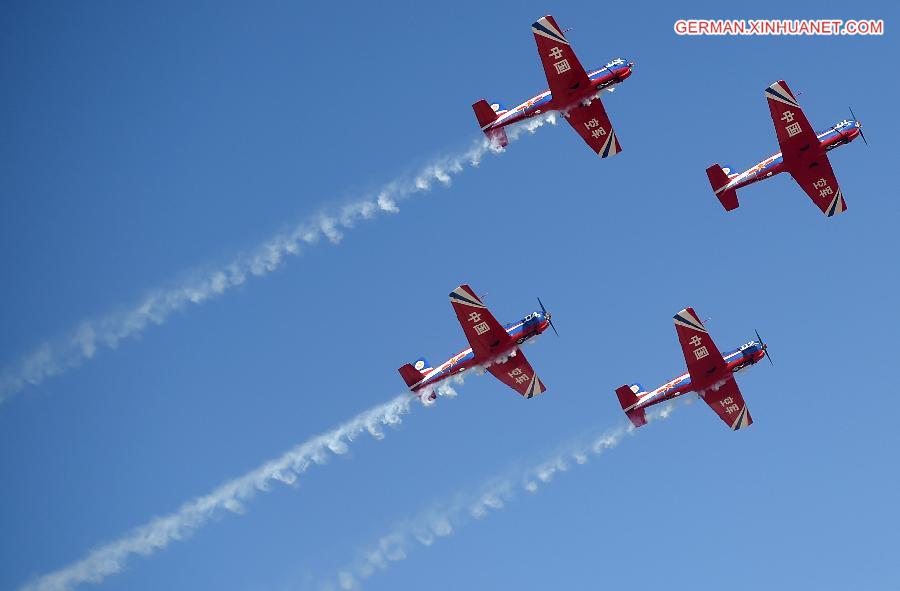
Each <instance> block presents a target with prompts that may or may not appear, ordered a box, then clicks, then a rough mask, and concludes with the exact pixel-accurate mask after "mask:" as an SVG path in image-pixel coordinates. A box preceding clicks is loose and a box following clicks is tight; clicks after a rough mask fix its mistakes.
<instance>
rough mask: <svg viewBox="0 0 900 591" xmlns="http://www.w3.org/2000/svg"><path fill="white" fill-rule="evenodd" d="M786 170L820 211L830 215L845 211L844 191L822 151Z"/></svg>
mask: <svg viewBox="0 0 900 591" xmlns="http://www.w3.org/2000/svg"><path fill="white" fill-rule="evenodd" d="M788 171H789V172H790V173H791V176H792V177H794V180H795V181H797V184H798V185H800V188H802V189H803V190H804V191H806V194H807V195H809V198H810V199H812V200H813V203H815V204H816V206H817V207H818V208H819V209H821V210H822V213H824V214H825V215H827V216H828V217H831V216H833V215H835V214H838V213H842V212H844V211H847V203H846V202H845V201H844V193H843V192H842V191H841V187H840V186H839V185H838V182H837V179H836V178H835V176H834V171H833V170H832V169H831V163H830V162H829V161H828V156H827V155H825V153H824V152H823V153H822V154H821V155H820V156H818V157H817V158H816V159H815V160H813V161H811V162H809V163H808V164H807V163H803V164H801V165H799V166H795V167H793V168H788Z"/></svg>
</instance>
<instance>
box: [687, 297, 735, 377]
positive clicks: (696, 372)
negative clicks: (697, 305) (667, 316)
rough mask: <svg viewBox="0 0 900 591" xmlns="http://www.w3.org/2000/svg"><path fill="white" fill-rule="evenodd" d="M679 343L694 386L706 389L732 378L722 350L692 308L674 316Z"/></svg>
mask: <svg viewBox="0 0 900 591" xmlns="http://www.w3.org/2000/svg"><path fill="white" fill-rule="evenodd" d="M674 319H675V331H676V332H677V333H678V342H679V343H681V350H682V352H683V353H684V360H685V361H686V362H687V368H688V373H690V374H691V383H692V384H693V385H694V387H695V388H698V389H699V388H706V387H707V386H710V385H713V384H715V383H716V382H720V381H722V380H723V379H725V378H726V377H729V376H731V372H730V371H729V370H728V365H727V364H726V363H725V360H724V359H723V358H722V354H721V353H720V352H719V348H718V347H716V344H715V343H714V342H713V340H712V338H710V336H709V333H708V332H706V327H704V326H703V323H702V322H700V319H699V318H698V317H697V313H696V312H694V309H693V308H685V309H684V310H682V311H681V312H679V313H678V314H676V315H675V316H674Z"/></svg>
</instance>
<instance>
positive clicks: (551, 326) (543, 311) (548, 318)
mask: <svg viewBox="0 0 900 591" xmlns="http://www.w3.org/2000/svg"><path fill="white" fill-rule="evenodd" d="M537 301H538V303H539V304H540V305H541V313H542V314H543V315H544V317H545V318H546V319H547V323H548V324H549V325H550V328H552V329H553V332H555V333H556V336H559V332H557V330H556V327H555V326H553V321H552V320H550V314H547V308H545V307H544V302H542V301H541V298H538V299H537Z"/></svg>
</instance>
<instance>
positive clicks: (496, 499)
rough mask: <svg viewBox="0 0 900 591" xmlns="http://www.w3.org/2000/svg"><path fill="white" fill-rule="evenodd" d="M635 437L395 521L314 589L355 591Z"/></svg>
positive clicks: (612, 435)
mask: <svg viewBox="0 0 900 591" xmlns="http://www.w3.org/2000/svg"><path fill="white" fill-rule="evenodd" d="M674 410H675V405H674V403H671V402H670V403H667V404H665V405H663V407H662V408H660V409H659V410H656V411H653V412H648V413H647V421H648V422H652V421H656V420H663V419H667V418H668V417H669V416H671V414H672V412H674ZM634 432H635V428H634V427H633V426H632V425H631V424H630V423H628V424H622V425H620V426H618V427H616V428H614V429H611V430H609V431H606V432H604V433H603V434H601V435H599V436H595V437H592V438H587V439H585V438H580V439H577V440H574V441H569V442H567V443H566V444H564V445H563V446H561V447H560V448H558V450H557V451H556V452H555V453H553V454H550V455H549V456H547V457H545V458H544V459H542V460H540V461H538V462H535V463H533V464H530V465H529V466H527V467H526V468H524V469H523V468H521V467H518V468H513V469H509V470H507V471H505V472H504V473H503V474H502V475H500V476H496V477H493V478H490V479H489V480H488V481H486V482H485V483H483V484H482V485H481V486H480V487H478V488H477V489H475V490H474V491H473V490H469V491H464V492H459V493H457V494H455V495H453V496H452V497H450V498H449V500H446V501H444V502H442V503H438V504H436V505H434V506H432V507H430V508H429V509H427V510H425V511H423V512H421V513H419V514H418V515H417V516H415V517H413V518H411V519H406V520H403V521H400V522H398V523H397V524H395V525H394V527H393V528H391V531H390V532H389V533H388V534H386V535H384V536H382V537H381V538H379V539H378V540H377V541H376V542H375V543H374V544H373V545H372V546H370V547H368V548H366V549H365V550H363V551H361V552H359V553H358V554H357V557H356V559H355V561H354V562H352V563H351V564H350V565H348V566H345V567H343V568H340V569H339V570H338V572H337V575H336V577H335V579H333V580H331V581H327V582H325V583H324V584H322V585H320V589H321V591H334V590H335V589H344V590H347V591H349V590H351V589H359V588H361V586H362V583H363V582H364V581H365V580H366V579H368V578H370V577H371V576H373V575H374V574H375V573H377V572H380V571H384V570H386V569H387V568H388V567H389V566H390V565H391V563H394V562H399V561H402V560H405V559H406V558H407V557H408V555H409V553H410V552H411V551H412V550H414V549H415V548H417V547H428V546H431V545H432V544H434V542H435V541H436V540H437V539H438V538H441V537H446V536H449V535H450V534H452V533H453V532H454V530H455V529H457V528H459V527H461V526H463V525H465V524H466V523H468V522H469V521H471V520H473V519H482V518H483V517H486V516H487V515H489V514H490V513H491V512H492V511H498V510H500V509H502V508H503V507H505V506H506V504H507V503H509V502H510V501H512V500H514V499H515V497H516V494H517V493H518V492H520V491H525V492H528V493H534V492H537V490H538V489H539V488H540V487H541V486H544V485H547V484H549V483H550V482H552V481H553V478H554V477H555V476H556V475H557V474H558V473H560V472H566V471H567V470H569V468H570V467H572V466H573V465H574V466H580V465H584V464H586V463H587V462H588V461H589V459H590V458H591V457H593V456H599V455H600V454H602V453H603V452H604V451H606V450H609V449H613V448H614V447H616V446H617V445H619V443H620V442H621V441H622V439H623V438H624V437H625V436H626V435H629V434H632V433H634Z"/></svg>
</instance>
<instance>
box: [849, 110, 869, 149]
mask: <svg viewBox="0 0 900 591" xmlns="http://www.w3.org/2000/svg"><path fill="white" fill-rule="evenodd" d="M847 108H848V109H850V116H851V117H853V120H854V121H856V122H857V123H859V119H857V118H856V113H854V112H853V107H851V106H850V105H847ZM857 129H859V137H861V138H862V141H863V143H864V144H865V145H867V146H868V145H869V142H868V141H867V140H866V136H865V134H864V133H863V131H862V124H861V123H859V127H858V128H857Z"/></svg>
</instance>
